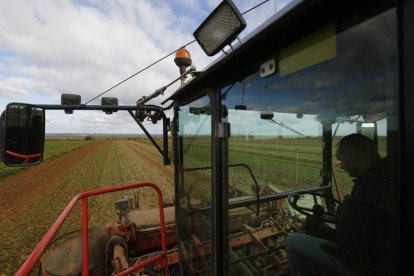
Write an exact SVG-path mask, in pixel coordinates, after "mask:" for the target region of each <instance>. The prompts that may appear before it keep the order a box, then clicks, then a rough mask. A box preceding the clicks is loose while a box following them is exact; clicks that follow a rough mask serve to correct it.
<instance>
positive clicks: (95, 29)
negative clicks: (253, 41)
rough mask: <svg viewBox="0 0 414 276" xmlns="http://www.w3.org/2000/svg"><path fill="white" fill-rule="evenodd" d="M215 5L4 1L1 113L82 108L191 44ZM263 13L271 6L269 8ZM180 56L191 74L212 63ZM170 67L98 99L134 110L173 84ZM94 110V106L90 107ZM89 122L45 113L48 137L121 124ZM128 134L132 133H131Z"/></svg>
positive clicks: (89, 117) (251, 20)
mask: <svg viewBox="0 0 414 276" xmlns="http://www.w3.org/2000/svg"><path fill="white" fill-rule="evenodd" d="M219 2H220V1H219V0H209V1H196V0H181V1H179V0H172V1H135V0H122V1H112V0H73V1H65V0H42V1H3V2H2V5H1V9H0V30H1V32H0V109H4V108H5V106H6V104H7V103H8V102H11V101H20V102H31V103H46V104H51V103H54V104H59V103H60V95H61V94H62V93H74V94H80V95H81V96H82V101H83V102H85V101H88V100H90V99H92V98H93V97H95V96H97V95H98V94H99V93H101V92H103V91H105V90H107V89H108V88H110V87H112V86H113V85H114V84H116V83H118V82H119V81H121V80H123V79H125V78H126V77H128V76H130V75H132V74H133V73H135V72H137V71H139V70H141V69H142V68H144V67H146V66H147V65H149V64H151V63H152V62H154V61H155V60H158V59H159V58H161V57H163V56H165V55H166V54H168V53H169V52H171V51H173V50H175V49H177V48H178V47H180V46H182V45H183V44H185V43H187V42H189V41H192V40H193V39H194V38H193V36H192V33H193V31H194V30H195V29H196V28H197V27H198V25H199V24H201V22H202V21H203V20H204V19H205V18H206V17H207V16H208V14H209V13H210V12H211V11H212V10H213V9H214V8H215V7H216V6H217V5H218V3H219ZM234 2H235V3H236V5H238V6H240V10H241V11H242V12H243V11H244V10H246V9H247V8H250V7H252V6H254V5H255V4H257V3H258V1H253V0H251V1H247V0H239V1H234ZM265 5H274V4H273V3H272V1H271V2H269V3H267V4H265ZM265 5H264V6H265ZM264 11H267V12H266V13H265V12H264ZM271 13H273V11H271V9H268V8H267V9H266V8H264V9H262V10H261V11H260V10H258V11H257V12H256V11H254V12H252V13H250V14H249V15H246V20H248V25H249V28H250V29H252V28H254V26H256V25H257V24H258V22H262V21H264V20H266V19H267V18H268V17H269V16H270V14H271ZM250 26H251V27H250ZM187 49H189V50H190V51H191V53H192V58H193V62H194V64H195V65H196V67H197V69H198V70H201V69H203V68H204V67H205V66H206V65H207V64H208V63H209V62H210V61H211V60H212V59H213V58H209V57H207V56H206V55H205V54H204V53H203V52H202V50H201V49H200V48H199V47H198V45H196V44H195V43H193V44H191V45H190V46H188V47H187ZM173 59H174V56H170V57H169V58H167V59H166V60H164V61H162V62H160V63H159V64H157V65H155V66H153V67H152V68H150V69H149V70H147V71H146V72H144V73H143V74H140V75H138V76H136V77H134V78H132V79H131V80H130V81H128V82H126V83H124V84H122V85H120V86H119V87H117V88H115V89H113V91H111V92H109V93H107V94H106V95H105V96H112V97H118V98H119V103H121V104H128V105H133V104H135V103H136V101H137V100H138V99H139V98H141V97H142V96H144V95H149V94H151V93H152V92H154V91H155V90H156V89H157V88H159V87H161V86H163V85H165V84H167V83H169V82H170V81H171V80H173V79H174V78H176V77H177V76H178V68H177V67H176V66H175V64H174V61H173ZM175 88H177V85H174V86H173V87H171V88H169V89H168V90H167V91H166V92H165V96H164V97H163V98H157V99H154V100H153V101H151V102H150V103H153V104H159V103H160V102H161V101H163V100H164V99H165V98H166V97H168V96H169V95H171V94H172V93H173V91H174V89H175ZM99 102H100V101H99V99H97V100H95V101H93V102H92V104H97V103H99ZM76 113H82V112H81V111H78V112H76ZM94 114H96V113H94V112H90V113H89V112H87V113H85V114H84V115H80V114H79V115H75V116H73V117H72V118H70V119H68V117H67V116H66V115H64V114H63V111H61V112H60V113H55V112H51V113H50V115H49V112H48V115H47V116H48V117H49V118H48V121H47V123H48V124H50V126H48V127H47V130H48V131H49V130H50V131H53V132H59V131H61V132H88V131H90V130H92V129H93V130H94V132H98V131H101V130H102V131H103V130H105V132H106V133H108V132H113V133H117V132H118V130H115V129H120V125H122V124H124V122H121V121H118V122H115V123H113V120H112V119H111V120H109V119H108V118H109V117H105V116H106V115H105V114H104V113H103V112H102V114H99V115H97V114H96V115H94ZM126 115H127V116H129V114H126ZM95 116H96V118H100V119H95ZM125 117H126V116H125ZM125 117H123V116H121V115H119V114H118V115H113V116H112V117H111V118H115V119H119V120H125V119H126V118H125ZM74 118H79V120H78V119H74ZM128 119H130V121H131V124H129V123H126V124H127V127H123V128H122V129H121V130H119V132H120V133H122V132H134V131H135V129H136V128H137V126H136V124H135V123H134V122H133V121H132V118H128ZM112 123H113V125H111V124H112ZM62 126H64V127H62ZM131 126H132V127H133V128H135V129H134V130H133V131H131V130H130V129H131ZM149 128H151V129H153V128H154V129H156V128H158V129H159V126H151V125H150V126H149ZM82 129H83V130H82ZM112 129H114V131H112ZM81 130H82V131H81ZM95 130H96V131H95Z"/></svg>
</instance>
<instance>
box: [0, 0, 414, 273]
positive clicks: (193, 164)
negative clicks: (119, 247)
mask: <svg viewBox="0 0 414 276" xmlns="http://www.w3.org/2000/svg"><path fill="white" fill-rule="evenodd" d="M406 2H408V1H401V2H398V3H399V5H397V3H396V2H395V1H388V0H381V1H323V0H318V1H301V0H293V1H291V2H290V3H289V4H288V5H286V6H285V7H284V8H283V9H281V10H280V11H279V12H277V13H276V14H275V15H274V16H273V17H271V18H270V19H268V20H267V21H266V22H265V23H264V24H263V25H261V26H260V27H258V28H257V29H256V30H254V31H253V32H252V33H251V34H250V35H248V36H247V37H245V38H244V39H243V40H241V39H236V38H237V35H238V33H239V32H240V31H241V30H243V29H244V27H245V22H244V20H243V17H242V15H241V14H240V12H239V11H238V10H237V7H235V5H234V4H233V3H232V2H231V1H223V2H222V3H221V4H220V5H219V6H218V8H217V9H216V10H215V11H214V12H213V13H212V15H211V16H209V17H208V18H207V19H206V21H205V22H204V23H202V24H201V25H200V27H199V28H198V29H197V30H196V31H195V33H194V35H195V37H196V40H197V42H198V43H199V44H200V46H201V47H202V48H203V50H204V51H205V52H206V54H207V55H210V56H212V55H215V54H217V53H219V52H222V54H221V55H220V56H219V57H218V58H217V59H216V60H215V61H214V62H213V63H211V64H210V65H209V66H208V67H207V68H205V69H204V70H202V71H196V70H195V68H192V67H191V65H192V61H191V60H190V59H189V58H190V54H189V52H188V51H186V50H185V49H180V50H179V52H177V56H176V59H175V62H176V64H177V65H178V66H179V67H180V76H179V78H177V80H180V81H181V85H180V87H179V88H178V89H177V90H176V91H175V93H173V94H172V95H171V96H170V97H169V98H167V99H165V100H164V102H163V103H162V105H164V104H166V103H168V104H169V106H168V108H170V109H171V110H172V117H171V118H169V117H167V116H166V114H165V111H166V110H167V109H168V108H164V107H162V106H154V105H148V104H146V102H147V101H149V100H150V99H152V98H154V97H157V96H159V95H162V93H163V92H164V90H165V89H166V87H163V88H162V89H160V90H157V91H156V92H155V93H154V94H152V95H151V96H149V97H144V98H142V99H140V100H138V102H137V104H136V105H131V106H121V105H117V102H116V101H114V100H112V99H105V100H103V101H102V105H100V106H88V105H82V104H80V98H79V99H77V98H76V97H75V98H74V97H73V96H68V95H66V96H65V97H63V96H62V104H61V105H56V106H54V105H41V106H32V105H28V104H11V105H9V106H8V109H7V111H6V116H5V117H6V118H5V119H3V121H2V122H3V124H4V125H5V126H4V127H3V128H2V129H3V131H4V132H5V134H3V136H2V138H3V139H4V140H5V141H8V139H9V138H13V137H15V134H14V128H13V127H12V126H14V125H15V123H13V122H19V123H16V124H17V125H16V126H19V127H17V128H16V129H20V130H19V131H22V133H32V132H30V131H29V129H30V126H31V124H30V123H29V121H27V120H24V121H23V122H24V123H20V118H21V117H20V116H25V118H26V117H28V116H29V117H33V116H32V114H37V115H40V117H41V118H42V120H43V121H42V122H43V124H42V126H41V127H42V128H43V136H42V135H40V136H39V137H38V138H39V139H38V141H40V142H39V143H38V144H37V146H34V147H32V149H33V148H34V149H36V150H35V151H36V152H34V153H33V152H28V151H27V150H26V149H23V148H22V147H20V148H19V147H17V148H16V149H15V150H12V146H14V145H15V144H13V145H12V144H7V143H8V142H6V143H4V142H3V145H5V146H3V148H2V154H3V155H2V156H3V160H5V161H6V163H9V164H10V165H16V164H19V165H24V164H27V163H30V162H31V161H30V160H32V163H38V162H40V161H41V153H42V152H43V142H44V121H45V120H44V113H42V112H44V109H64V110H65V112H69V113H70V112H71V111H73V110H83V109H92V110H93V109H95V110H104V111H106V112H114V111H127V112H129V113H130V115H131V117H132V118H133V119H134V120H135V121H136V122H137V124H138V125H139V126H140V127H141V128H142V129H143V130H144V131H145V133H146V134H147V135H148V137H149V138H150V139H151V141H152V143H153V144H154V145H155V146H156V147H157V150H158V151H159V152H160V153H161V154H162V155H163V158H164V159H163V160H164V164H166V165H168V164H170V162H171V163H172V164H173V166H174V172H175V173H174V183H175V206H174V210H175V211H174V214H173V215H174V218H175V224H174V229H173V231H174V232H173V233H174V237H175V238H174V242H175V243H176V246H175V247H173V248H170V247H169V248H168V249H167V246H166V244H165V242H162V252H161V253H160V255H159V257H157V258H156V260H155V261H156V262H158V263H157V266H156V268H157V270H156V273H155V272H154V273H155V274H154V275H161V274H168V267H169V266H170V267H174V269H173V271H175V273H177V274H179V275H237V274H238V275H284V274H285V275H287V274H288V273H289V264H288V257H287V253H286V251H285V242H286V239H287V238H288V237H289V236H290V235H291V234H292V233H295V232H300V233H308V234H312V235H315V236H320V237H325V238H332V235H333V234H332V233H334V232H333V231H335V222H336V210H337V206H338V205H340V204H342V202H343V201H344V199H345V198H346V196H347V195H349V194H351V193H352V188H353V185H354V182H353V178H352V177H350V176H349V175H348V174H347V173H346V172H344V171H343V170H341V164H340V162H338V161H337V157H336V154H335V151H336V145H337V143H338V142H339V141H340V139H341V138H342V137H345V136H347V135H349V134H353V133H360V134H362V135H365V136H367V137H368V138H370V139H372V141H373V142H374V143H375V146H376V148H377V149H378V152H379V154H380V155H381V158H384V159H385V158H386V159H387V160H388V161H389V164H390V166H389V175H390V181H391V182H392V183H393V186H392V187H393V188H392V189H391V190H390V191H388V194H387V197H388V200H389V201H390V202H393V204H394V206H395V210H394V211H395V218H396V223H395V224H393V225H388V227H390V228H392V227H395V228H397V231H396V232H395V233H397V234H396V236H395V237H394V238H395V241H397V242H396V244H395V248H392V249H390V255H393V256H397V257H398V258H397V259H399V260H403V256H402V255H400V252H401V251H402V250H403V249H405V247H404V246H402V245H400V243H399V241H401V240H402V239H403V238H404V237H405V235H404V233H405V232H402V231H401V229H403V228H402V227H403V226H402V223H403V221H402V220H401V216H402V212H401V210H402V208H403V207H404V206H405V205H404V204H405V203H404V202H405V201H404V197H403V193H402V192H403V191H405V190H406V189H407V187H406V186H407V184H409V183H408V176H407V175H408V164H409V162H408V161H407V160H408V156H410V153H413V150H412V146H411V145H410V144H409V141H410V140H411V139H412V138H413V133H412V125H411V124H412V123H413V114H412V112H411V111H410V110H409V106H410V104H411V103H412V100H413V97H412V95H411V94H410V93H409V91H411V89H412V88H413V82H412V79H409V78H407V76H408V70H409V66H410V65H409V64H411V63H412V62H413V55H412V53H411V52H412V49H413V48H410V47H408V45H412V41H411V44H410V39H411V37H410V36H409V33H408V31H406V28H408V27H407V26H410V25H409V23H410V22H411V21H412V20H413V19H412V18H413V17H412V16H410V15H411V14H410V13H409V12H411V13H412V12H413V9H412V7H411V10H410V9H409V8H408V6H409V4H407V3H406ZM406 6H407V7H406ZM411 6H412V5H411ZM404 8H405V9H404ZM411 23H412V22H411ZM411 40H412V39H411ZM233 41H238V42H233ZM227 45H230V47H228V46H227ZM411 67H412V66H411ZM187 68H189V69H187ZM190 75H191V77H189V76H190ZM16 114H19V115H18V116H17V115H16ZM145 118H150V119H151V120H155V121H156V122H157V121H160V122H161V121H162V123H163V130H164V134H163V144H162V145H161V146H160V145H158V144H157V143H156V141H155V140H154V139H152V137H151V135H150V134H149V133H147V132H146V130H145V127H144V126H143V124H142V122H143V120H144V119H145ZM169 133H170V134H171V136H172V156H171V155H169V150H168V145H169V143H168V134H169ZM28 135H29V134H24V135H17V136H18V137H25V139H26V138H27V137H28ZM17 136H16V137H17ZM17 140H18V139H17ZM26 140H27V139H26ZM24 141H25V140H22V141H20V142H21V143H23V144H25V142H24ZM171 157H172V158H171ZM31 158H33V159H31ZM16 160H17V161H16ZM138 186H139V185H138ZM134 187H136V186H134ZM128 188H130V187H128ZM122 189H123V188H122ZM105 192H110V191H109V190H108V191H105ZM83 196H86V195H82V196H80V197H79V198H78V199H80V198H83ZM88 196H89V195H88ZM160 205H161V207H160V210H162V209H163V208H162V203H161V202H160ZM85 206H87V202H86V203H85ZM164 209H165V208H164ZM160 217H161V222H160V225H162V226H163V225H164V223H163V222H162V221H163V220H164V215H163V214H161V213H160ZM84 230H86V232H87V227H85V228H84ZM160 233H161V234H162V235H164V234H165V230H161V231H160ZM87 237H88V235H87V234H86V238H87ZM83 238H84V237H83ZM333 239H334V237H333ZM50 240H51V238H50V239H49V242H50ZM379 242H380V241H379ZM46 243H47V242H45V244H46ZM82 246H83V248H85V247H86V249H83V252H84V254H86V255H88V254H87V252H88V251H87V246H88V245H87V241H84V242H83V243H82ZM160 250H161V247H160ZM85 252H86V253H85ZM40 256H41V254H37V255H36V256H34V257H33V260H34V259H36V260H38V259H39V258H40ZM153 257H154V254H152V255H151V254H149V255H146V256H145V257H142V256H141V258H139V260H140V261H142V263H141V264H138V265H139V268H140V269H141V268H143V267H145V266H148V265H149V263H150V262H151V260H152V259H151V258H153ZM154 258H155V257H154ZM135 260H137V257H136V256H135ZM136 264H137V263H134V264H131V265H130V267H133V266H134V265H136ZM83 265H84V266H83V269H84V270H83V271H84V273H87V272H88V265H87V262H86V265H85V262H84V264H83ZM389 265H390V266H393V267H392V269H390V271H399V269H400V267H399V266H398V267H395V266H396V264H395V263H391V262H390V264H389ZM152 267H153V268H154V267H155V266H152ZM364 269H365V270H364V273H365V272H366V273H367V274H370V273H371V274H372V273H373V272H374V271H375V272H376V271H377V268H375V267H369V266H368V267H364ZM112 271H114V273H115V272H117V273H118V272H120V271H115V270H111V272H112ZM134 271H138V268H130V269H129V270H126V269H125V270H123V271H122V272H120V274H119V275H127V274H128V273H137V272H134ZM157 273H158V274H157ZM116 275H118V274H116ZM131 275H134V274H131ZM136 275H139V274H136Z"/></svg>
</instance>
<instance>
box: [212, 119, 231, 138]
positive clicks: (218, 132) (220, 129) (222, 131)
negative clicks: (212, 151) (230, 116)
mask: <svg viewBox="0 0 414 276" xmlns="http://www.w3.org/2000/svg"><path fill="white" fill-rule="evenodd" d="M214 130H215V137H216V138H229V137H230V123H227V122H225V123H218V124H215V125H214Z"/></svg>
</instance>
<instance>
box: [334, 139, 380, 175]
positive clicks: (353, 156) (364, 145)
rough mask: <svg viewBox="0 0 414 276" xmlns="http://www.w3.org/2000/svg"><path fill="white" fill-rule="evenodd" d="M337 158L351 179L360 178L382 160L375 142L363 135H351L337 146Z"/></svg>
mask: <svg viewBox="0 0 414 276" xmlns="http://www.w3.org/2000/svg"><path fill="white" fill-rule="evenodd" d="M336 158H337V159H338V160H339V161H341V168H342V169H343V170H344V171H346V172H347V173H349V176H351V177H359V176H361V175H362V174H364V173H365V172H366V171H368V170H369V169H370V168H371V167H373V166H374V165H376V164H377V163H378V161H379V160H380V159H381V157H380V155H379V153H378V151H377V148H376V146H375V144H374V142H373V141H372V140H371V139H369V138H368V137H366V136H364V135H362V134H357V133H355V134H351V135H348V136H345V137H344V138H342V139H341V140H340V141H339V143H338V144H337V145H336Z"/></svg>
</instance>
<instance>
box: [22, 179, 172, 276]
mask: <svg viewBox="0 0 414 276" xmlns="http://www.w3.org/2000/svg"><path fill="white" fill-rule="evenodd" d="M140 187H151V188H153V189H154V190H155V191H156V192H157V197H158V208H159V210H160V228H161V246H162V252H160V253H159V254H158V255H156V256H154V257H151V258H149V259H148V260H145V261H143V262H141V263H139V264H137V265H135V266H133V267H131V268H130V269H128V270H126V271H123V272H121V273H119V274H116V275H119V276H123V275H127V274H129V273H131V272H133V271H136V270H138V269H141V268H143V267H144V266H146V265H148V264H150V263H154V262H159V261H160V260H162V261H163V263H164V272H165V275H168V274H169V272H168V261H167V243H166V239H165V222H164V208H163V201H162V193H161V190H160V189H159V188H158V187H157V185H155V184H153V183H150V182H144V183H135V184H129V185H125V186H120V187H111V188H104V189H100V190H93V191H88V192H84V193H81V194H78V195H76V196H75V197H73V198H72V200H71V201H70V202H69V204H68V205H67V206H66V208H65V209H64V210H63V212H62V213H61V214H60V215H59V217H58V218H57V219H56V221H55V222H54V223H53V225H52V226H51V227H50V229H49V231H47V233H46V235H45V236H44V237H43V238H42V240H41V241H40V242H39V243H38V245H37V246H36V248H35V249H34V250H33V252H32V253H31V254H30V256H29V257H28V258H27V260H26V261H25V262H24V263H23V265H22V266H21V267H20V269H19V270H18V271H17V273H16V275H19V276H20V275H29V274H30V273H31V272H32V270H33V268H34V266H35V265H36V263H37V262H38V261H39V259H40V257H41V256H42V254H43V253H44V252H45V250H46V249H47V247H48V246H49V245H50V243H51V242H52V240H53V238H54V237H55V235H56V234H57V232H58V231H59V229H60V227H61V226H62V224H63V222H64V221H65V219H66V218H67V217H68V215H69V214H70V212H71V211H72V210H73V208H74V207H75V205H76V203H77V202H78V201H79V200H82V275H85V276H88V275H89V271H88V267H89V254H88V252H89V248H88V198H89V197H90V196H95V195H101V194H107V193H112V192H117V191H122V190H127V189H133V188H140Z"/></svg>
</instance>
